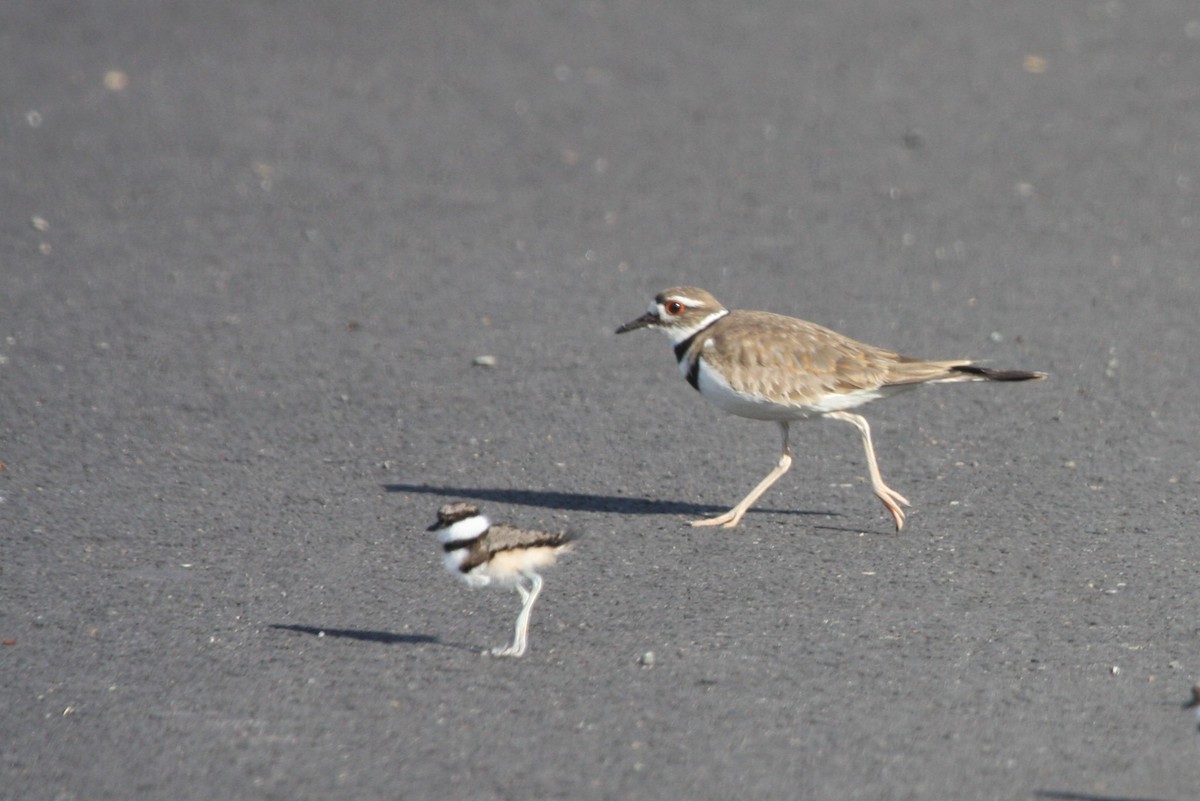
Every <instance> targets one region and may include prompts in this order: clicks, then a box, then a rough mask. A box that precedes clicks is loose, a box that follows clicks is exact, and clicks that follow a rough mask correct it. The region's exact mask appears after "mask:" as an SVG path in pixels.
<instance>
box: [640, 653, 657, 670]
mask: <svg viewBox="0 0 1200 801" xmlns="http://www.w3.org/2000/svg"><path fill="white" fill-rule="evenodd" d="M638 664H639V665H641V666H642V667H644V668H650V667H654V652H653V651H647V652H646V653H644V654H642V655H641V656H639V657H638Z"/></svg>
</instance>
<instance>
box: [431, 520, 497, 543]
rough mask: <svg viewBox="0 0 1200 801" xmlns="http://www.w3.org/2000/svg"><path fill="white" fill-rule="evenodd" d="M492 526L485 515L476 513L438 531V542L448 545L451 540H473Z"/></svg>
mask: <svg viewBox="0 0 1200 801" xmlns="http://www.w3.org/2000/svg"><path fill="white" fill-rule="evenodd" d="M491 527H492V524H491V521H489V520H488V519H487V518H486V517H484V516H483V515H474V516H473V517H468V518H466V519H465V520H459V521H458V522H457V523H454V524H453V525H451V526H450V527H449V528H444V529H442V530H441V531H439V532H438V542H440V543H442V544H443V545H446V544H448V543H451V542H462V541H463V540H473V539H475V538H476V537H478V536H479V535H480V534H482V533H483V532H485V531H487V530H488V529H489V528H491Z"/></svg>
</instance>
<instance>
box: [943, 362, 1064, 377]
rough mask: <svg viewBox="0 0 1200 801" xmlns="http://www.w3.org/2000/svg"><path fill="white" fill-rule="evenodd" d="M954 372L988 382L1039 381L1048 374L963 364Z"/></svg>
mask: <svg viewBox="0 0 1200 801" xmlns="http://www.w3.org/2000/svg"><path fill="white" fill-rule="evenodd" d="M954 370H955V372H959V373H966V374H967V375H973V376H978V377H979V378H983V379H986V380H988V381H1041V380H1042V379H1044V378H1048V377H1049V374H1047V373H1039V372H1033V371H1030V370H993V369H992V368H990V367H980V366H979V365H976V364H964V365H961V366H959V367H955V368H954Z"/></svg>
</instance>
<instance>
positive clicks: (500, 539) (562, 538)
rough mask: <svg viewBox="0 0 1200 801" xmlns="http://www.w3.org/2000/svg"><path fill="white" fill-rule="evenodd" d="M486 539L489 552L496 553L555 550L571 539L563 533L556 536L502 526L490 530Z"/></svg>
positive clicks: (543, 532) (546, 532)
mask: <svg viewBox="0 0 1200 801" xmlns="http://www.w3.org/2000/svg"><path fill="white" fill-rule="evenodd" d="M485 539H486V540H487V548H488V550H489V551H491V552H492V553H495V552H496V551H507V550H509V549H511V548H553V547H556V546H559V545H566V544H567V541H568V539H569V538H568V536H567V535H566V534H565V533H562V532H560V533H557V534H555V533H551V532H549V531H535V530H533V529H525V528H516V527H515V526H506V525H502V524H501V525H494V526H492V527H491V528H489V529H488V532H487V537H486V538H485Z"/></svg>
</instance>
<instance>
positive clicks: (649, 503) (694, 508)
mask: <svg viewBox="0 0 1200 801" xmlns="http://www.w3.org/2000/svg"><path fill="white" fill-rule="evenodd" d="M383 489H384V491H386V492H410V493H414V494H424V495H441V496H443V497H447V498H471V499H473V500H479V501H495V502H496V503H511V504H515V505H518V506H537V507H542V508H546V509H561V510H564V511H572V512H615V513H617V514H625V515H687V516H690V517H712V516H714V515H718V514H721V513H722V512H724V511H725V510H726V508H727V507H724V506H709V505H706V504H696V503H684V502H681V501H656V500H651V499H650V498H636V497H631V496H627V495H589V494H586V493H581V492H558V491H555V490H524V489H500V488H496V487H438V486H431V485H429V484H384V485H383ZM749 514H779V515H805V516H820V517H829V516H837V514H836V513H835V512H815V511H806V510H800V509H764V508H761V507H756V508H754V509H752V510H751V511H750V512H749Z"/></svg>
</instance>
